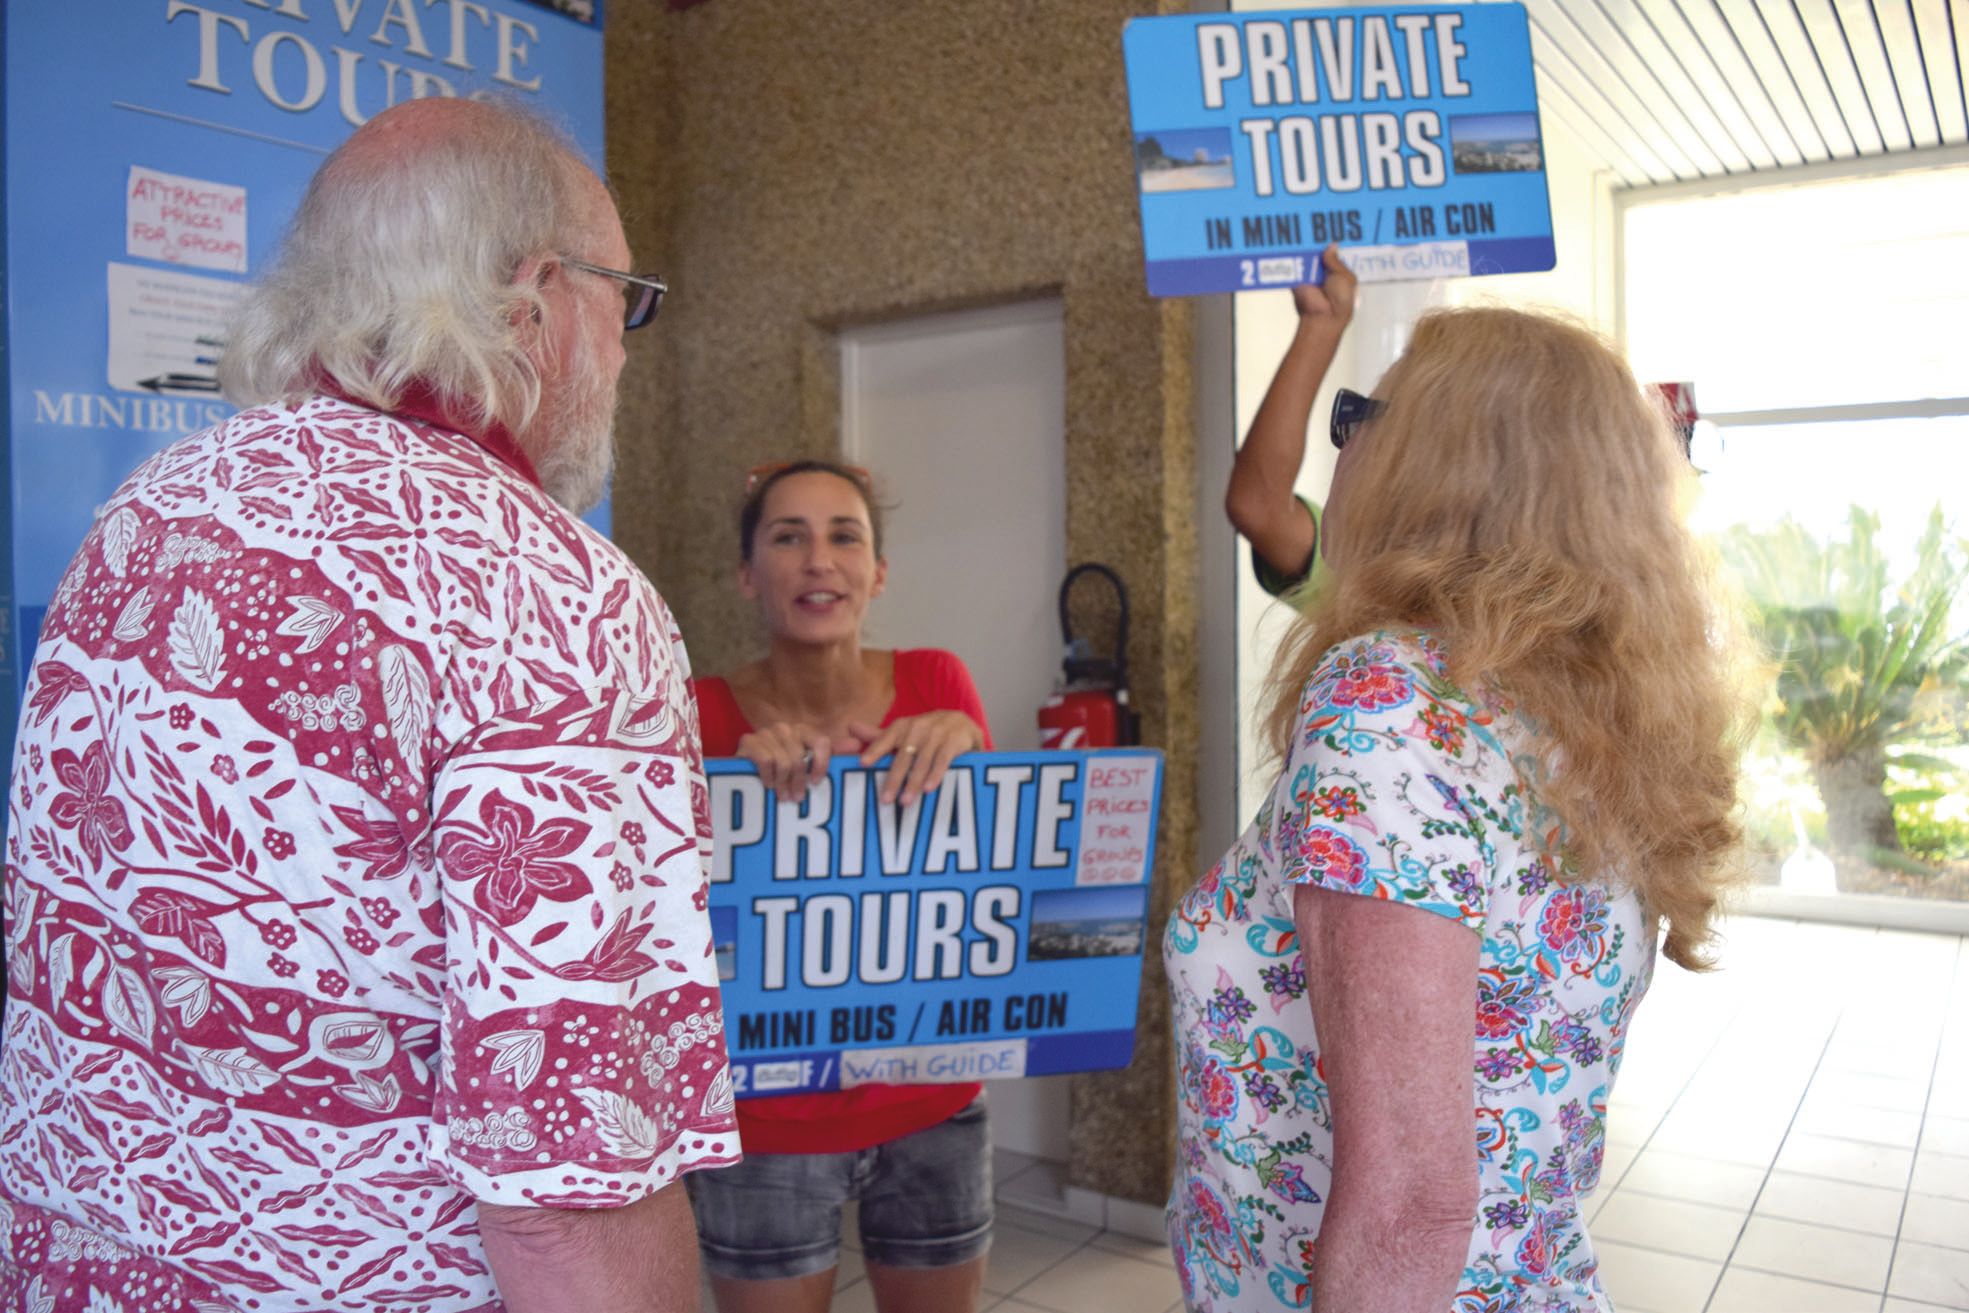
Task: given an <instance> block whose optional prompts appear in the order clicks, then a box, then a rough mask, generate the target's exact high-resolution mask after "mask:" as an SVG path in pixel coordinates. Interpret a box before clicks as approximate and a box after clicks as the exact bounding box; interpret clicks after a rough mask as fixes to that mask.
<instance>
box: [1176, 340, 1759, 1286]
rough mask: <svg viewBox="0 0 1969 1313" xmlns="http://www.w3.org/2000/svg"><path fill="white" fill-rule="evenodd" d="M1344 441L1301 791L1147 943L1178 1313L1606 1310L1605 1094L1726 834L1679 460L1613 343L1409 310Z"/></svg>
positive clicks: (1731, 723)
mask: <svg viewBox="0 0 1969 1313" xmlns="http://www.w3.org/2000/svg"><path fill="white" fill-rule="evenodd" d="M1308 397H1310V394H1308ZM1304 404H1306V405H1309V404H1310V400H1308V401H1307V402H1306V403H1304ZM1303 420H1304V416H1303V415H1302V416H1300V417H1299V421H1300V422H1302V423H1303ZM1332 437H1333V441H1334V444H1335V445H1336V446H1338V447H1340V449H1341V451H1340V456H1339V461H1338V465H1337V467H1336V470H1335V474H1334V480H1333V488H1332V492H1331V495H1330V498H1329V500H1328V502H1327V506H1326V515H1325V518H1324V521H1323V523H1322V524H1321V528H1320V541H1321V551H1322V553H1323V555H1324V557H1325V559H1326V562H1327V564H1328V566H1329V568H1330V569H1331V570H1332V580H1331V582H1330V584H1329V586H1328V587H1327V588H1325V589H1324V590H1322V592H1321V594H1320V598H1319V601H1318V602H1317V604H1316V605H1315V607H1314V609H1313V610H1312V611H1311V612H1310V613H1309V614H1307V615H1305V616H1303V617H1301V618H1300V619H1299V620H1298V621H1297V622H1296V627H1295V630H1294V633H1293V635H1292V637H1291V640H1290V641H1289V642H1288V644H1287V645H1286V647H1285V648H1284V650H1283V651H1282V653H1281V655H1280V656H1279V658H1278V662H1277V664H1276V666H1275V668H1274V671H1273V689H1272V697H1273V701H1272V705H1271V713H1270V729H1271V737H1272V744H1273V746H1274V747H1275V748H1276V749H1277V751H1278V753H1279V756H1280V757H1281V759H1282V760H1283V769H1282V770H1281V771H1280V773H1279V776H1278V780H1277V783H1276V784H1275V785H1274V787H1273V789H1272V792H1271V794H1270V796H1269V798H1268V799H1267V800H1266V802H1265V804H1264V806H1263V807H1262V809H1261V810H1260V811H1259V813H1258V815H1257V818H1256V820H1255V821H1254V822H1253V823H1252V825H1251V828H1250V829H1249V830H1247V831H1246V832H1245V834H1244V835H1243V837H1241V838H1240V839H1239V840H1238V841H1237V843H1236V844H1235V846H1233V847H1232V849H1231V851H1230V852H1229V853H1228V854H1226V856H1225V857H1224V859H1223V860H1222V861H1220V862H1219V863H1218V864H1217V865H1216V866H1215V867H1214V868H1213V869H1212V870H1211V871H1210V872H1209V873H1208V874H1206V875H1205V876H1204V877H1203V879H1202V881H1201V882H1200V883H1199V884H1198V885H1197V886H1196V887H1195V888H1194V889H1193V890H1192V891H1191V892H1190V893H1189V895H1188V896H1187V897H1186V898H1185V900H1184V901H1183V903H1182V904H1181V905H1180V907H1179V908H1178V910H1177V913H1176V914H1175V915H1174V916H1173V917H1172V918H1171V920H1170V928H1169V932H1168V937H1167V940H1166V942H1165V945H1164V950H1163V951H1164V957H1165V960H1166V963H1167V966H1168V973H1169V978H1170V987H1171V990H1172V993H1173V996H1174V1013H1175V1019H1176V1020H1175V1024H1176V1041H1177V1049H1178V1054H1179V1056H1178V1064H1179V1069H1180V1078H1181V1079H1180V1085H1179V1090H1180V1093H1179V1099H1180V1106H1179V1109H1178V1121H1179V1149H1180V1153H1179V1163H1178V1172H1177V1180H1176V1186H1175V1191H1174V1194H1173V1196H1172V1198H1171V1202H1170V1210H1169V1227H1170V1240H1171V1244H1172V1245H1173V1246H1174V1249H1175V1252H1176V1259H1177V1266H1178V1270H1179V1273H1180V1275H1181V1277H1182V1281H1183V1288H1184V1292H1185V1298H1186V1299H1187V1301H1188V1303H1189V1306H1190V1308H1191V1309H1194V1310H1210V1311H1211V1313H1224V1311H1227V1310H1240V1311H1242V1310H1266V1311H1267V1313H1269V1311H1270V1310H1277V1309H1293V1308H1300V1309H1303V1308H1307V1307H1311V1308H1313V1309H1316V1310H1318V1311H1319V1313H1351V1311H1353V1310H1366V1309H1372V1310H1376V1313H1422V1311H1425V1310H1426V1311H1427V1313H1442V1311H1443V1310H1452V1309H1453V1310H1456V1313H1480V1311H1481V1313H1493V1311H1497V1313H1501V1311H1502V1310H1517V1309H1540V1310H1552V1309H1580V1310H1588V1309H1590V1310H1606V1309H1608V1308H1610V1307H1611V1306H1610V1305H1609V1304H1608V1303H1607V1302H1606V1295H1605V1292H1604V1291H1603V1290H1602V1288H1601V1286H1600V1282H1599V1278H1598V1276H1597V1274H1596V1264H1595V1260H1594V1256H1593V1246H1592V1242H1591V1241H1590V1240H1589V1239H1588V1237H1587V1235H1586V1232H1585V1228H1584V1224H1583V1220H1582V1211H1581V1202H1582V1201H1583V1200H1584V1198H1585V1197H1586V1195H1587V1194H1588V1193H1589V1192H1590V1191H1591V1190H1592V1189H1593V1188H1594V1186H1595V1185H1596V1184H1597V1182H1598V1178H1599V1173H1600V1156H1601V1149H1602V1146H1603V1145H1604V1143H1605V1124H1606V1107H1607V1097H1608V1093H1609V1091H1610V1090H1611V1088H1612V1085H1613V1080H1614V1074H1615V1071H1616V1069H1617V1067H1618V1066H1619V1061H1620V1054H1621V1047H1622V1043H1623V1041H1624V1039H1625V1037H1626V1034H1627V1028H1628V1024H1629V1022H1630V1021H1631V1020H1632V1018H1633V1015H1634V1009H1635V1007H1636V1006H1637V1005H1638V1004H1639V1003H1640V1001H1641V996H1642V994H1643V993H1644V992H1645V991H1646V989H1647V986H1648V981H1649V978H1650V975H1651V973H1652V970H1653V966H1654V960H1655V954H1656V942H1657V938H1658V936H1660V937H1661V951H1662V952H1664V953H1666V954H1667V956H1668V957H1669V958H1670V959H1671V960H1672V961H1675V962H1679V963H1682V964H1684V965H1688V966H1697V967H1699V966H1701V965H1703V964H1704V962H1703V953H1704V949H1705V946H1706V944H1707V943H1708V941H1709V939H1710V936H1711V922H1712V918H1713V917H1714V915H1715V913H1716V906H1717V894H1718V889H1719V884H1720V882H1721V880H1722V878H1723V870H1724V867H1725V864H1726V859H1727V855H1728V854H1729V852H1730V851H1731V849H1732V848H1733V847H1734V845H1735V842H1736V839H1737V827H1736V824H1735V822H1734V820H1733V814H1734V810H1735V803H1736V774H1737V756H1738V746H1739V744H1740V742H1741V738H1740V735H1741V732H1742V728H1741V727H1742V725H1743V719H1742V715H1741V709H1742V707H1743V705H1744V703H1743V699H1742V698H1741V697H1740V696H1739V694H1738V691H1737V685H1736V682H1735V679H1734V678H1733V675H1732V671H1731V668H1730V663H1729V662H1727V661H1726V659H1725V652H1726V648H1727V646H1728V644H1726V643H1725V642H1723V641H1722V638H1721V636H1722V635H1723V634H1724V633H1725V631H1727V630H1728V628H1729V626H1728V625H1727V624H1726V623H1725V622H1724V620H1723V618H1722V617H1723V616H1724V615H1725V613H1724V612H1723V611H1721V610H1719V609H1718V607H1717V606H1716V604H1715V603H1714V601H1713V600H1712V598H1711V596H1710V594H1709V591H1708V588H1707V582H1706V581H1707V573H1706V571H1705V568H1704V566H1703V562H1702V558H1701V555H1700V553H1699V552H1698V550H1697V548H1696V546H1695V544H1694V543H1693V542H1692V540H1691V538H1690V536H1689V534H1688V532H1687V530H1686V529H1685V528H1684V525H1683V522H1682V519H1681V515H1680V503H1681V492H1682V490H1683V489H1684V487H1685V485H1686V481H1687V479H1688V478H1689V471H1688V466H1687V462H1686V460H1685V459H1684V458H1683V456H1682V450H1681V446H1680V443H1679V441H1678V439H1677V438H1676V437H1675V435H1674V433H1673V432H1672V431H1671V430H1670V428H1669V427H1668V425H1667V423H1666V421H1665V419H1664V417H1662V416H1661V415H1659V414H1657V413H1656V412H1655V411H1654V409H1653V408H1652V407H1651V406H1650V404H1649V403H1648V402H1647V401H1646V400H1645V399H1644V397H1643V394H1642V392H1641V389H1640V388H1639V387H1638V386H1637V385H1636V384H1635V382H1634V379H1633V377H1632V376H1631V375H1630V374H1629V372H1628V370H1627V367H1626V365H1625V364H1624V363H1623V362H1622V361H1621V360H1620V359H1619V357H1618V356H1616V355H1615V354H1614V353H1613V352H1612V351H1611V350H1610V349H1608V347H1607V346H1606V345H1605V344H1604V343H1602V342H1601V341H1600V340H1599V339H1598V338H1596V337H1594V336H1593V335H1592V334H1591V333H1589V332H1587V331H1585V330H1583V329H1581V328H1578V327H1575V326H1572V325H1568V324H1565V323H1561V322H1558V321H1556V320H1553V319H1548V318H1542V317H1539V316H1535V315H1530V314H1524V313H1520V312H1517V311H1512V310H1501V309H1476V310H1454V311H1446V312H1439V313H1435V314H1431V315H1428V316H1426V317H1425V318H1423V319H1422V321H1421V322H1420V323H1419V324H1418V325H1417V327H1416V330H1415V335H1414V338H1413V341H1412V343H1411V345H1410V346H1409V348H1408V351H1407V353H1406V354H1405V355H1404V356H1403V357H1402V358H1401V359H1400V360H1399V361H1398V362H1396V364H1395V365H1394V366H1393V367H1392V368H1391V369H1390V370H1389V371H1388V374H1387V376H1386V377H1385V378H1384V379H1383V380H1382V382H1381V386H1380V388H1379V389H1378V390H1377V394H1376V396H1375V397H1373V398H1366V397H1360V396H1358V395H1356V394H1352V393H1343V394H1342V397H1341V400H1340V401H1339V402H1338V403H1337V405H1336V409H1335V417H1334V425H1333V433H1332ZM1473 1127H1474V1133H1473Z"/></svg>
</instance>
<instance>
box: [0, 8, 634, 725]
mask: <svg viewBox="0 0 1969 1313" xmlns="http://www.w3.org/2000/svg"><path fill="white" fill-rule="evenodd" d="M0 45H4V51H3V52H0V62H4V67H5V70H6V90H5V96H6V120H5V151H4V160H5V167H4V171H0V172H3V174H4V179H5V192H4V208H5V213H6V262H5V275H4V295H0V306H4V313H5V320H4V339H5V351H4V357H3V358H0V400H3V401H4V404H0V470H4V472H5V475H6V478H7V499H8V511H9V513H8V515H7V519H6V524H5V531H4V532H0V727H3V728H0V737H4V740H5V744H6V745H10V744H11V742H12V737H13V730H14V722H15V719H16V706H17V702H18V698H19V693H20V688H21V684H22V681H24V680H25V678H26V671H27V666H28V663H29V661H30V659H31V658H32V656H33V652H34V644H35V640H36V637H37V635H38V633H39V629H40V622H41V616H42V614H43V612H44V611H45V609H46V607H47V604H48V602H49V600H50V599H51V598H52V597H53V596H54V591H55V585H56V583H57V582H58V581H59V579H60V576H61V572H62V570H63V569H64V567H66V565H67V564H68V561H69V558H70V557H71V556H72V555H73V554H74V553H75V550H76V548H77V547H79V546H80V545H81V543H82V539H83V537H84V535H85V534H87V532H88V530H89V525H90V523H91V522H92V520H93V518H94V515H95V508H96V507H97V506H98V505H100V504H101V503H102V502H103V501H104V500H105V499H107V498H108V496H109V495H110V493H111V492H113V491H114V490H115V488H116V487H117V485H118V484H119V483H121V482H122V481H123V479H124V477H125V476H127V475H128V474H129V473H130V471H131V470H133V469H135V468H136V467H137V466H138V465H139V464H141V463H142V462H143V461H144V460H145V459H146V458H148V457H149V456H151V455H152V454H154V453H155V452H157V451H159V450H161V449H162V448H163V447H165V446H166V445H168V444H169V443H171V442H173V441H175V440H176V439H178V438H180V437H183V436H184V435H185V434H187V433H190V432H193V431H194V430H197V429H200V428H204V427H206V426H208V425H210V424H213V423H216V422H218V421H220V420H222V419H224V418H225V417H226V416H228V415H230V414H231V413H232V408H231V407H230V406H228V405H226V404H225V403H224V402H223V401H222V400H221V399H220V397H219V396H218V391H217V383H216V382H215V381H214V378H213V371H214V363H215V361H216V359H217V356H218V354H219V352H220V351H221V350H222V349H223V345H224V335H225V324H226V320H227V317H228V315H229V313H230V311H231V309H232V307H233V305H234V304H235V303H236V302H237V300H238V299H239V296H240V294H241V292H242V290H243V289H244V287H245V286H246V285H247V283H248V282H250V281H251V280H252V279H253V278H254V277H256V276H257V275H258V274H259V272H260V270H261V268H262V265H263V263H264V262H265V260H266V259H267V258H268V257H269V255H270V254H271V253H272V251H273V249H274V247H275V244H276V243H277V242H278V240H279V238H280V235H281V232H282V230H283V229H284V228H285V227H286V225H287V220H288V217H289V216H290V215H291V214H292V213H293V211H294V207H295V205H296V204H297V203H298V202H299V200H300V197H301V193H302V190H303V189H304V188H305V187H306V185H307V182H308V179H309V177H310V176H312V175H313V173H314V171H315V169H316V168H317V167H318V166H319V165H320V164H321V161H322V158H323V157H324V156H325V155H326V154H327V153H328V152H329V151H331V150H333V149H334V148H335V147H336V146H337V145H339V144H340V143H341V142H342V140H343V139H344V138H345V137H347V136H348V134H349V133H351V132H353V131H354V130H355V129H356V128H357V127H358V126H359V125H360V124H362V123H363V122H365V121H366V120H367V119H368V118H370V117H371V116H373V115H375V114H376V113H377V112H378V111H380V110H382V109H384V108H386V107H388V106H390V105H393V104H396V103H398V102H400V101H404V100H410V99H415V98H419V97H423V96H444V95H461V96H462V95H479V94H485V95H496V96H503V97H506V98H509V99H511V100H513V101H515V102H517V103H519V104H522V105H527V106H530V107H532V108H535V109H537V110H540V111H541V112H543V113H544V114H545V115H546V116H547V117H548V118H549V119H550V120H554V121H557V122H558V123H559V124H561V125H562V126H563V127H564V128H565V130H566V131H567V132H568V134H569V136H570V137H571V138H572V139H573V140H574V142H575V143H576V144H577V146H578V147H579V148H580V149H581V150H582V151H583V152H584V153H585V154H586V155H587V157H588V158H589V160H590V161H591V162H592V163H594V164H595V165H597V166H598V167H599V166H600V164H601V160H602V16H601V2H600V0H95V2H92V3H81V2H80V0H28V2H24V3H10V4H8V5H6V6H5V11H4V14H0ZM489 202H490V203H493V204H497V198H489ZM606 516H607V513H606V510H605V509H604V510H603V511H602V512H601V513H599V515H598V516H596V517H591V521H592V522H594V523H596V524H597V527H599V528H602V529H604V530H606V528H607V518H606ZM0 746H4V745H0ZM9 755H10V754H9ZM0 759H4V758H0Z"/></svg>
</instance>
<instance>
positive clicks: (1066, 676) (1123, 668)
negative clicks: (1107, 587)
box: [1039, 561, 1138, 752]
mask: <svg viewBox="0 0 1969 1313" xmlns="http://www.w3.org/2000/svg"><path fill="white" fill-rule="evenodd" d="M1090 574H1092V575H1099V576H1100V577H1101V578H1103V579H1106V580H1107V581H1108V582H1109V583H1110V584H1112V585H1113V586H1114V596H1115V601H1116V603H1117V604H1118V609H1119V620H1118V622H1117V625H1116V629H1115V640H1114V655H1113V656H1112V657H1097V656H1092V655H1090V654H1089V652H1088V648H1087V641H1086V640H1085V639H1081V638H1075V637H1074V635H1073V620H1072V617H1071V616H1070V615H1069V614H1068V611H1067V599H1068V597H1069V595H1070V594H1071V593H1072V592H1073V585H1074V583H1075V581H1076V580H1078V579H1080V578H1081V577H1083V576H1085V575H1090ZM1060 637H1061V639H1062V640H1063V641H1064V642H1065V643H1066V659H1065V660H1064V661H1063V662H1062V663H1061V665H1062V677H1061V680H1060V686H1059V687H1058V688H1056V689H1054V690H1053V696H1052V697H1050V698H1047V699H1046V701H1045V703H1044V704H1042V705H1041V706H1040V708H1039V746H1040V747H1041V748H1042V749H1045V750H1046V751H1049V752H1050V751H1054V750H1067V749H1073V748H1116V747H1127V746H1130V745H1132V744H1134V743H1136V742H1137V741H1138V724H1137V722H1136V719H1135V711H1134V708H1132V707H1130V706H1129V705H1128V589H1127V588H1126V587H1124V586H1123V584H1122V582H1121V576H1119V575H1117V574H1116V573H1115V572H1114V571H1112V570H1110V569H1108V567H1107V566H1105V565H1100V564H1098V563H1096V562H1092V561H1089V562H1087V563H1086V564H1084V565H1076V566H1075V567H1074V568H1073V569H1071V570H1069V571H1067V577H1066V580H1065V582H1063V583H1061V585H1060Z"/></svg>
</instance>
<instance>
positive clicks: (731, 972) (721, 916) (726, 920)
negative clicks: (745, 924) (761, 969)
mask: <svg viewBox="0 0 1969 1313" xmlns="http://www.w3.org/2000/svg"><path fill="white" fill-rule="evenodd" d="M711 953H712V956H713V957H715V958H717V960H718V979H720V980H736V979H738V909H737V908H736V907H714V908H712V909H711Z"/></svg>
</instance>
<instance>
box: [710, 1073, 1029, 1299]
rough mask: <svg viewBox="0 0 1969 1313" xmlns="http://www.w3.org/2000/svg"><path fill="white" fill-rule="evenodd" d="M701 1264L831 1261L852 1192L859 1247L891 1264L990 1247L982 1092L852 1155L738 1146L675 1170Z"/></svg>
mask: <svg viewBox="0 0 1969 1313" xmlns="http://www.w3.org/2000/svg"><path fill="white" fill-rule="evenodd" d="M684 1180H685V1183H686V1185H687V1186H688V1187H689V1189H690V1197H691V1207H692V1208H693V1209H694V1210H695V1211H696V1213H697V1234H698V1243H699V1245H700V1247H701V1248H702V1250H703V1253H704V1266H705V1267H706V1268H707V1269H709V1270H710V1272H711V1273H712V1274H713V1275H714V1276H721V1277H733V1278H738V1279H740V1280H748V1281H772V1280H781V1279H784V1278H788V1277H803V1276H808V1275H810V1274H812V1273H815V1272H825V1271H826V1270H827V1269H829V1268H831V1267H833V1266H835V1265H836V1264H837V1263H838V1262H839V1261H840V1249H841V1206H842V1205H843V1204H845V1203H847V1202H848V1201H849V1200H850V1199H858V1200H860V1201H861V1214H860V1220H861V1248H862V1254H863V1256H864V1257H866V1258H867V1259H868V1261H869V1262H871V1263H877V1264H882V1265H884V1266H888V1267H915V1268H925V1267H952V1266H955V1265H957V1264H959V1263H968V1262H970V1261H971V1260H972V1259H974V1258H976V1257H978V1256H979V1255H980V1254H983V1253H984V1252H985V1251H986V1250H988V1249H990V1248H991V1142H990V1136H989V1134H988V1132H987V1131H986V1127H985V1104H984V1098H983V1096H982V1095H980V1096H979V1097H978V1098H977V1099H975V1100H973V1101H972V1102H971V1104H970V1105H969V1106H968V1107H966V1108H965V1109H963V1111H961V1112H959V1113H958V1114H957V1115H956V1116H954V1117H952V1118H950V1119H949V1120H948V1121H945V1122H940V1123H938V1124H937V1125H935V1126H932V1127H929V1128H928V1129H926V1130H921V1131H917V1132H916V1133H915V1134H913V1135H905V1136H903V1137H902V1138H901V1139H900V1140H891V1141H889V1142H888V1143H887V1144H878V1145H876V1146H875V1147H874V1148H871V1149H858V1150H855V1151H854V1152H852V1153H757V1154H747V1155H746V1156H745V1161H743V1162H741V1163H739V1164H738V1166H736V1167H727V1168H724V1169H722V1170H719V1171H713V1172H694V1173H692V1174H691V1175H689V1176H687V1177H685V1178H684Z"/></svg>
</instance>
